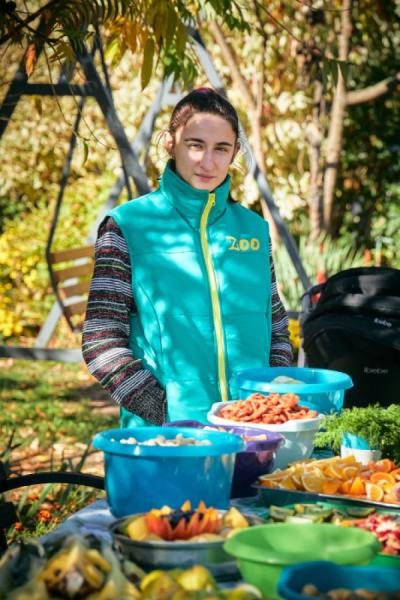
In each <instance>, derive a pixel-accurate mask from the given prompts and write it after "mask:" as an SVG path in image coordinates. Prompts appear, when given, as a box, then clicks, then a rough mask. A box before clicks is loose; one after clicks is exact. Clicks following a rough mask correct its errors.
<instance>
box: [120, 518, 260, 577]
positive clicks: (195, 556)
mask: <svg viewBox="0 0 400 600" xmlns="http://www.w3.org/2000/svg"><path fill="white" fill-rule="evenodd" d="M218 512H219V514H220V515H223V514H225V513H226V512H227V511H226V510H221V511H218ZM144 514H146V513H138V514H136V515H130V517H133V516H136V517H140V516H143V515H144ZM243 516H244V517H246V519H247V520H248V522H249V523H250V525H260V524H262V523H264V521H263V519H261V518H260V517H256V516H254V515H247V514H244V515H243ZM130 517H129V516H128V517H123V518H122V519H118V520H117V521H114V522H113V523H112V524H111V525H110V526H109V530H110V532H111V535H112V537H113V540H114V545H115V546H116V547H117V549H118V550H119V551H120V552H121V554H122V555H123V556H124V557H125V558H127V559H129V560H132V561H133V562H135V563H136V564H137V565H139V566H140V567H142V569H144V570H145V571H151V570H152V569H175V568H177V567H179V568H186V567H191V566H193V565H203V566H205V567H207V569H208V570H209V571H211V573H212V574H213V576H214V577H215V578H216V579H218V580H219V581H221V580H231V579H238V578H239V577H240V573H239V570H238V567H237V564H236V561H235V559H233V558H232V556H230V555H229V554H227V553H226V552H225V550H224V549H223V545H224V542H225V539H223V540H217V541H215V542H183V541H181V542H164V541H162V542H159V541H154V542H151V541H150V542H145V541H135V540H132V539H130V538H129V537H128V536H127V535H125V534H123V533H122V531H121V529H120V527H121V525H122V524H123V523H125V522H126V520H127V519H129V518H130Z"/></svg>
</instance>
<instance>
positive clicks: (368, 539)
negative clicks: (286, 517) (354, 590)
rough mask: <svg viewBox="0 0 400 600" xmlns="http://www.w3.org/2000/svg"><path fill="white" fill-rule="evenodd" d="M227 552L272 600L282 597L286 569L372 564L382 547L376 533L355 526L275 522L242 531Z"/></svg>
mask: <svg viewBox="0 0 400 600" xmlns="http://www.w3.org/2000/svg"><path fill="white" fill-rule="evenodd" d="M224 549H225V550H226V552H228V554H232V555H233V556H235V557H236V560H237V561H238V565H239V570H240V572H241V574H242V577H243V579H244V580H245V581H247V582H248V583H251V584H253V585H255V586H256V587H258V588H259V590H260V591H261V593H262V595H263V597H266V598H269V599H272V598H281V596H279V594H278V587H277V586H278V580H279V577H280V574H281V571H282V569H283V568H284V567H286V566H289V565H293V564H297V563H299V562H304V561H310V560H314V561H315V560H321V559H322V560H329V561H332V562H335V563H336V564H342V565H346V564H347V565H361V564H368V563H369V562H370V561H371V559H372V558H373V557H374V556H375V555H376V553H377V552H379V549H380V544H379V542H378V540H377V539H376V537H375V536H374V535H373V534H372V533H370V532H369V531H364V530H362V529H357V528H355V527H337V526H336V525H331V524H327V523H322V524H291V523H290V524H289V523H272V524H269V525H258V526H256V527H250V528H248V529H242V530H240V531H238V532H237V533H235V534H234V535H233V536H232V537H231V538H229V539H228V540H227V541H226V542H225V544H224Z"/></svg>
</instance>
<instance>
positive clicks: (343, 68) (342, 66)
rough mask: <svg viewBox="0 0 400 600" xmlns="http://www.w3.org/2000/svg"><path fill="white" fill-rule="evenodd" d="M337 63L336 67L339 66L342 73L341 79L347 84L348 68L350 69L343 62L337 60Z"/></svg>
mask: <svg viewBox="0 0 400 600" xmlns="http://www.w3.org/2000/svg"><path fill="white" fill-rule="evenodd" d="M337 62H338V65H339V69H340V72H341V73H342V77H343V79H344V81H345V83H346V82H347V78H348V76H349V67H350V64H349V63H348V62H347V61H345V60H338V61H337Z"/></svg>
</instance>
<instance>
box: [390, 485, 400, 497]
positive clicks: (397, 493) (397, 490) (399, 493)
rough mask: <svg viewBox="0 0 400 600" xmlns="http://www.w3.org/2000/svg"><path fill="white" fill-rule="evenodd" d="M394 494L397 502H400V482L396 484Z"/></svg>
mask: <svg viewBox="0 0 400 600" xmlns="http://www.w3.org/2000/svg"><path fill="white" fill-rule="evenodd" d="M392 494H393V496H394V497H395V498H396V500H397V502H400V481H399V482H398V483H395V484H394V486H393V490H392Z"/></svg>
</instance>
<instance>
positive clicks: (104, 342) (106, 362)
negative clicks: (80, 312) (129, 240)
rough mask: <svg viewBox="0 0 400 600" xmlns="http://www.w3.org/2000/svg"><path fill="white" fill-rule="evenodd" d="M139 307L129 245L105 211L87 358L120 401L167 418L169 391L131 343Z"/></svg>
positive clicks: (144, 414) (147, 415) (152, 417)
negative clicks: (131, 324)
mask: <svg viewBox="0 0 400 600" xmlns="http://www.w3.org/2000/svg"><path fill="white" fill-rule="evenodd" d="M135 312H137V308H136V306H135V301H134V297H133V294H132V287H131V264H130V257H129V253H128V247H127V244H126V241H125V239H124V238H123V236H122V233H121V230H120V229H119V227H118V225H117V223H116V222H115V221H114V219H113V218H112V217H106V219H105V220H104V221H103V222H102V224H101V225H100V228H99V233H98V237H97V241H96V249H95V266H94V273H93V278H92V281H91V285H90V291H89V298H88V304H87V309H86V317H85V322H84V326H83V337H82V352H83V358H84V360H85V362H86V364H87V367H88V369H89V371H90V373H91V374H92V375H93V376H94V377H95V378H96V379H97V380H98V381H99V382H100V383H101V385H102V386H103V387H104V388H105V389H106V390H107V391H108V392H109V393H110V395H111V397H112V399H113V400H114V402H116V404H117V405H118V406H121V407H124V408H126V409H127V410H129V411H130V412H132V413H134V414H136V415H138V416H139V417H141V418H143V419H145V420H147V421H150V422H151V423H154V424H156V425H159V424H161V423H163V422H164V421H165V418H166V395H165V391H164V390H163V389H162V388H161V387H160V385H159V383H158V381H157V380H156V378H155V377H154V376H153V374H152V373H151V372H150V371H149V370H148V369H145V368H144V367H143V365H142V363H141V361H140V360H137V359H136V358H135V356H134V355H133V353H132V351H131V349H130V347H129V332H130V328H129V315H130V314H131V313H135Z"/></svg>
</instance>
